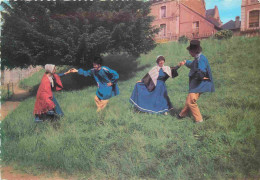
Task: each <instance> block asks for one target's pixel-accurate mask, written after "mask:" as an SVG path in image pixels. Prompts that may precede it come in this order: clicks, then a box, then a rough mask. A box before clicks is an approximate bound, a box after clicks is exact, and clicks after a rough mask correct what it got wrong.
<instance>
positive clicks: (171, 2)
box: [150, 0, 221, 42]
mask: <svg viewBox="0 0 260 180" xmlns="http://www.w3.org/2000/svg"><path fill="white" fill-rule="evenodd" d="M150 14H151V15H152V16H154V17H155V19H154V21H153V23H152V25H153V26H156V27H160V28H161V31H160V32H159V34H158V35H157V36H156V37H155V40H156V41H157V42H163V41H171V40H177V39H178V38H179V37H180V36H186V37H188V38H189V39H201V38H207V37H209V36H211V35H213V34H215V33H216V32H217V31H218V30H220V29H221V28H220V26H221V23H218V22H221V21H220V17H219V14H218V9H217V8H216V13H215V11H214V14H213V15H212V14H210V15H208V18H207V16H206V8H205V1H204V0H198V1H194V0H164V1H162V0H159V1H156V0H154V1H153V4H152V6H151V13H150ZM209 17H210V18H209ZM213 21H214V22H213Z"/></svg>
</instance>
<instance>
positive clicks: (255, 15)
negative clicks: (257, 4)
mask: <svg viewBox="0 0 260 180" xmlns="http://www.w3.org/2000/svg"><path fill="white" fill-rule="evenodd" d="M249 27H250V28H253V27H259V10H254V11H251V12H249Z"/></svg>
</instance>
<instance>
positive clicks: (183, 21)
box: [180, 5, 216, 38]
mask: <svg viewBox="0 0 260 180" xmlns="http://www.w3.org/2000/svg"><path fill="white" fill-rule="evenodd" d="M195 21H199V37H208V36H210V35H212V34H214V33H215V32H216V30H215V28H214V25H213V24H211V23H210V22H208V21H207V20H206V19H205V18H203V17H201V16H200V15H198V14H196V13H195V12H193V11H192V10H190V9H189V8H187V7H185V6H184V5H181V8H180V32H181V33H180V36H182V35H185V36H187V37H189V38H199V37H193V35H192V33H196V31H195V29H193V22H195Z"/></svg>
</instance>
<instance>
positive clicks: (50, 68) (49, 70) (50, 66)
mask: <svg viewBox="0 0 260 180" xmlns="http://www.w3.org/2000/svg"><path fill="white" fill-rule="evenodd" d="M44 68H45V71H46V72H47V73H52V72H53V70H54V68H55V65H53V64H46V65H45V67H44ZM48 78H49V80H50V83H51V86H52V87H54V82H53V75H51V76H48Z"/></svg>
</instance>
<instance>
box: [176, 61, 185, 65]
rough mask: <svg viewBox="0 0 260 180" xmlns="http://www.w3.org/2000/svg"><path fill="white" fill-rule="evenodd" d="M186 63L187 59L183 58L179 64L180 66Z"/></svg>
mask: <svg viewBox="0 0 260 180" xmlns="http://www.w3.org/2000/svg"><path fill="white" fill-rule="evenodd" d="M185 64H186V60H183V61H181V62H180V63H179V64H178V66H183V65H185Z"/></svg>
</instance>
